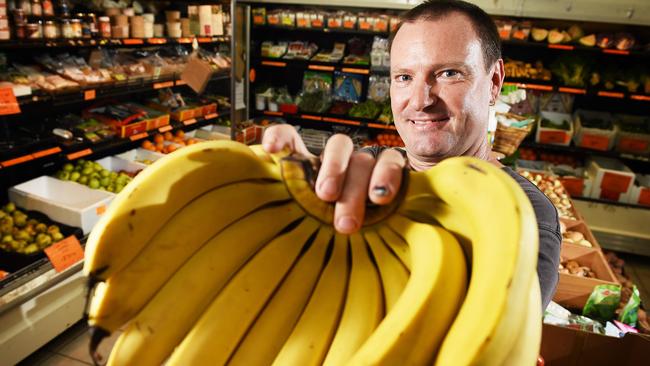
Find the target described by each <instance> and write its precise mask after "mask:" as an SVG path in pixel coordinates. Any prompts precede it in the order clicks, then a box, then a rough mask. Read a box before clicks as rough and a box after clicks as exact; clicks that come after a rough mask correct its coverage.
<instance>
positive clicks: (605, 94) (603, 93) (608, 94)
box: [598, 91, 625, 99]
mask: <svg viewBox="0 0 650 366" xmlns="http://www.w3.org/2000/svg"><path fill="white" fill-rule="evenodd" d="M598 96H599V97H609V98H618V99H623V98H625V94H623V93H619V92H608V91H599V92H598Z"/></svg>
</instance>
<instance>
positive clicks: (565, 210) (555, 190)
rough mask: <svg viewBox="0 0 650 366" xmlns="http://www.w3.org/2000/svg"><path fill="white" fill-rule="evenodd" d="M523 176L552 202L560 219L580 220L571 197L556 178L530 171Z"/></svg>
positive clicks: (524, 172) (522, 173)
mask: <svg viewBox="0 0 650 366" xmlns="http://www.w3.org/2000/svg"><path fill="white" fill-rule="evenodd" d="M521 175H522V176H523V177H524V178H526V179H528V180H529V181H531V182H532V183H533V184H534V185H536V186H537V188H539V189H540V190H541V191H542V192H543V193H544V194H545V195H546V196H547V197H548V198H549V199H550V200H551V202H552V203H553V205H554V206H555V208H556V209H557V210H558V213H559V215H560V218H565V219H570V220H577V219H578V218H577V217H576V215H575V213H574V212H575V209H574V208H573V204H572V203H571V199H570V198H569V195H568V194H567V193H566V191H565V190H564V187H562V183H561V182H560V181H559V180H558V179H557V178H556V177H553V176H550V175H542V174H535V173H530V172H528V171H523V172H521Z"/></svg>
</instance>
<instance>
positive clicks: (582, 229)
mask: <svg viewBox="0 0 650 366" xmlns="http://www.w3.org/2000/svg"><path fill="white" fill-rule="evenodd" d="M560 220H561V221H562V222H563V223H564V225H565V226H566V229H567V231H577V232H579V233H582V235H583V236H584V237H585V239H586V240H588V241H589V242H590V243H591V244H592V245H593V248H595V249H600V248H601V247H600V244H598V241H596V238H595V237H594V234H593V233H592V232H591V230H589V227H588V226H587V224H586V223H585V222H584V221H575V220H568V219H560ZM564 245H569V246H577V247H581V248H585V247H583V246H581V245H577V244H570V243H568V242H565V241H564V240H563V241H562V246H564Z"/></svg>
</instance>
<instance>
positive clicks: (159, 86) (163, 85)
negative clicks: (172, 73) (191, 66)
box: [153, 81, 174, 89]
mask: <svg viewBox="0 0 650 366" xmlns="http://www.w3.org/2000/svg"><path fill="white" fill-rule="evenodd" d="M172 86H174V82H173V81H165V82H162V83H155V84H153V88H154V89H162V88H171V87H172Z"/></svg>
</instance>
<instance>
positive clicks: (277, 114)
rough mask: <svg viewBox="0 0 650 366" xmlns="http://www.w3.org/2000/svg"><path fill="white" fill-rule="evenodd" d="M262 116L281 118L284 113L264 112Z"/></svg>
mask: <svg viewBox="0 0 650 366" xmlns="http://www.w3.org/2000/svg"><path fill="white" fill-rule="evenodd" d="M264 114H266V115H268V116H282V115H283V114H284V113H282V112H273V111H264Z"/></svg>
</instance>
